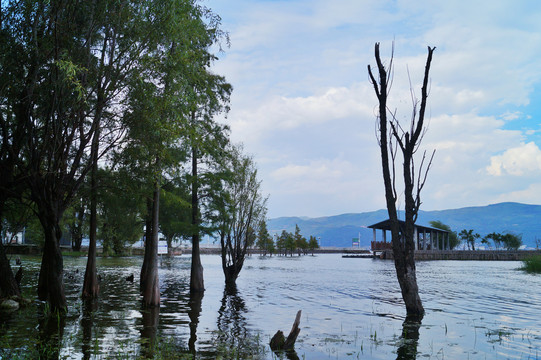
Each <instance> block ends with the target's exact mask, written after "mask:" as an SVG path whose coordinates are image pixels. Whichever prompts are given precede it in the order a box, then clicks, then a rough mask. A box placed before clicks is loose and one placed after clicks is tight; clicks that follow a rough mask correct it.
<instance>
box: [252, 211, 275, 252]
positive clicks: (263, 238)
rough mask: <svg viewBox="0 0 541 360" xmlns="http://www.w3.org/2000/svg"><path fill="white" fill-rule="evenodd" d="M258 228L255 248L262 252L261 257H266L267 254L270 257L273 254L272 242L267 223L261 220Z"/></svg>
mask: <svg viewBox="0 0 541 360" xmlns="http://www.w3.org/2000/svg"><path fill="white" fill-rule="evenodd" d="M258 228H259V229H258V232H257V242H256V246H257V247H258V248H259V249H260V250H262V251H263V256H266V255H267V253H269V254H271V255H272V253H273V252H274V241H273V240H272V236H271V235H270V234H269V230H268V229H267V222H266V221H265V220H264V219H262V220H261V221H260V222H259V227H258Z"/></svg>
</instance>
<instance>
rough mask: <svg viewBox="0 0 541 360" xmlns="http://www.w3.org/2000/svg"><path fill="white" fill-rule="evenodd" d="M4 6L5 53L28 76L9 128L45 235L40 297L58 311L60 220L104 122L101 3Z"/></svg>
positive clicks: (61, 304) (18, 88)
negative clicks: (99, 115)
mask: <svg viewBox="0 0 541 360" xmlns="http://www.w3.org/2000/svg"><path fill="white" fill-rule="evenodd" d="M5 5H6V6H5V7H4V8H3V9H2V15H3V19H2V26H3V27H4V26H5V28H6V29H9V30H8V32H9V36H7V38H9V40H8V41H9V42H11V43H12V44H13V45H16V46H13V47H10V48H11V50H10V53H9V55H8V56H13V57H16V58H18V60H19V61H20V62H19V64H20V65H19V66H20V69H21V70H22V72H21V75H23V76H22V77H21V79H20V80H19V81H17V82H15V83H13V84H14V86H15V88H14V90H13V92H12V94H10V96H13V98H12V99H13V103H14V104H16V105H15V106H14V107H12V108H10V109H8V110H7V111H9V113H10V114H9V115H7V117H11V118H12V119H14V121H13V123H12V124H17V125H16V126H15V127H14V128H11V131H15V133H18V132H19V131H22V132H23V133H24V135H23V137H22V138H21V139H20V140H21V142H20V144H21V145H20V146H21V147H20V152H19V157H18V159H17V164H16V166H17V168H18V169H19V170H18V172H17V173H24V174H25V177H24V180H25V181H24V183H25V185H26V186H27V187H28V188H29V189H30V192H31V199H32V201H33V202H34V203H35V204H36V210H37V215H38V218H39V220H40V222H41V225H42V226H43V229H44V236H45V242H44V250H43V258H42V264H41V269H40V276H39V281H38V296H39V298H40V299H42V300H47V301H48V302H49V303H50V305H51V308H52V309H53V310H64V309H65V308H66V300H65V295H64V286H63V261H62V254H61V252H60V246H59V240H60V237H61V236H62V228H61V226H60V222H61V219H62V216H63V214H64V212H65V210H66V209H67V208H68V206H69V205H70V202H71V200H72V199H73V197H74V196H75V194H76V192H77V190H78V189H79V187H80V186H81V184H82V182H83V181H84V178H85V176H86V174H87V173H88V171H89V170H90V165H89V162H88V161H87V156H88V154H89V153H90V152H91V149H90V147H91V146H90V145H91V143H92V142H93V141H94V139H95V137H96V136H97V128H98V127H99V124H98V122H97V119H96V116H95V115H96V113H95V110H96V109H97V108H98V105H97V104H98V97H99V92H100V90H99V88H100V86H99V85H98V84H97V82H96V81H94V80H95V78H96V74H98V72H99V71H98V69H99V61H97V58H98V55H97V51H96V49H97V48H99V45H98V42H99V36H98V32H99V30H98V29H97V27H95V26H94V24H95V23H94V21H95V17H94V14H96V13H97V12H99V11H101V8H100V7H99V6H98V5H99V4H97V3H96V2H80V3H79V2H69V1H51V2H41V1H28V2H8V3H7V4H5ZM51 19H54V21H51ZM5 39H6V37H3V40H5ZM16 72H17V71H15V72H13V73H12V74H15V73H16ZM17 94H18V95H17ZM17 98H18V99H19V100H16V99H17ZM104 137H106V136H105V135H104ZM106 150H107V147H103V148H102V149H100V152H99V153H100V154H102V153H103V152H104V151H106ZM98 156H99V155H98Z"/></svg>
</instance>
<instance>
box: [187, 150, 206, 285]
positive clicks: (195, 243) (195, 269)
mask: <svg viewBox="0 0 541 360" xmlns="http://www.w3.org/2000/svg"><path fill="white" fill-rule="evenodd" d="M197 157H198V154H197V147H196V146H195V145H193V146H192V227H193V234H192V267H191V272H190V292H201V291H205V283H204V280H203V265H202V264H201V252H200V250H199V240H200V238H199V222H200V219H199V194H198V192H199V186H198V185H199V184H198V178H197V176H198V175H197V160H198V159H197Z"/></svg>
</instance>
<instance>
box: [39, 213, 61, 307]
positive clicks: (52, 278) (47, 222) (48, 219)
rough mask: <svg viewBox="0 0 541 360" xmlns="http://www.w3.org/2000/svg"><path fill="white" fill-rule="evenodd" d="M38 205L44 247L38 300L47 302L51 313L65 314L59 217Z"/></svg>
mask: <svg viewBox="0 0 541 360" xmlns="http://www.w3.org/2000/svg"><path fill="white" fill-rule="evenodd" d="M44 207H45V205H44V204H41V205H40V204H38V208H39V220H40V222H41V225H42V226H43V232H44V236H45V245H44V248H43V257H42V260H41V268H40V272H39V280H38V298H39V299H40V300H43V301H47V302H48V303H49V306H50V308H51V310H52V311H59V312H65V311H66V310H67V306H66V296H65V293H64V261H63V258H62V252H61V250H60V238H61V237H62V230H61V229H60V225H59V224H58V221H59V219H60V216H59V215H58V214H55V213H54V211H53V210H49V211H47V210H46V209H44Z"/></svg>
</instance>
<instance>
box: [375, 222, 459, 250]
mask: <svg viewBox="0 0 541 360" xmlns="http://www.w3.org/2000/svg"><path fill="white" fill-rule="evenodd" d="M398 223H399V225H400V229H404V228H405V226H406V223H405V222H404V221H403V220H398ZM368 228H370V229H372V230H373V231H374V240H373V241H372V251H383V250H388V249H391V248H392V246H391V241H389V242H387V231H391V221H390V220H389V219H387V220H384V221H381V222H379V223H377V224H374V225H370V226H368ZM377 230H381V231H382V232H383V241H376V233H377ZM413 231H414V233H413V238H414V239H415V250H449V249H450V246H449V231H446V230H442V229H437V228H433V227H430V226H422V225H417V224H415V225H414V230H413ZM400 233H401V237H402V231H401V232H400Z"/></svg>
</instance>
